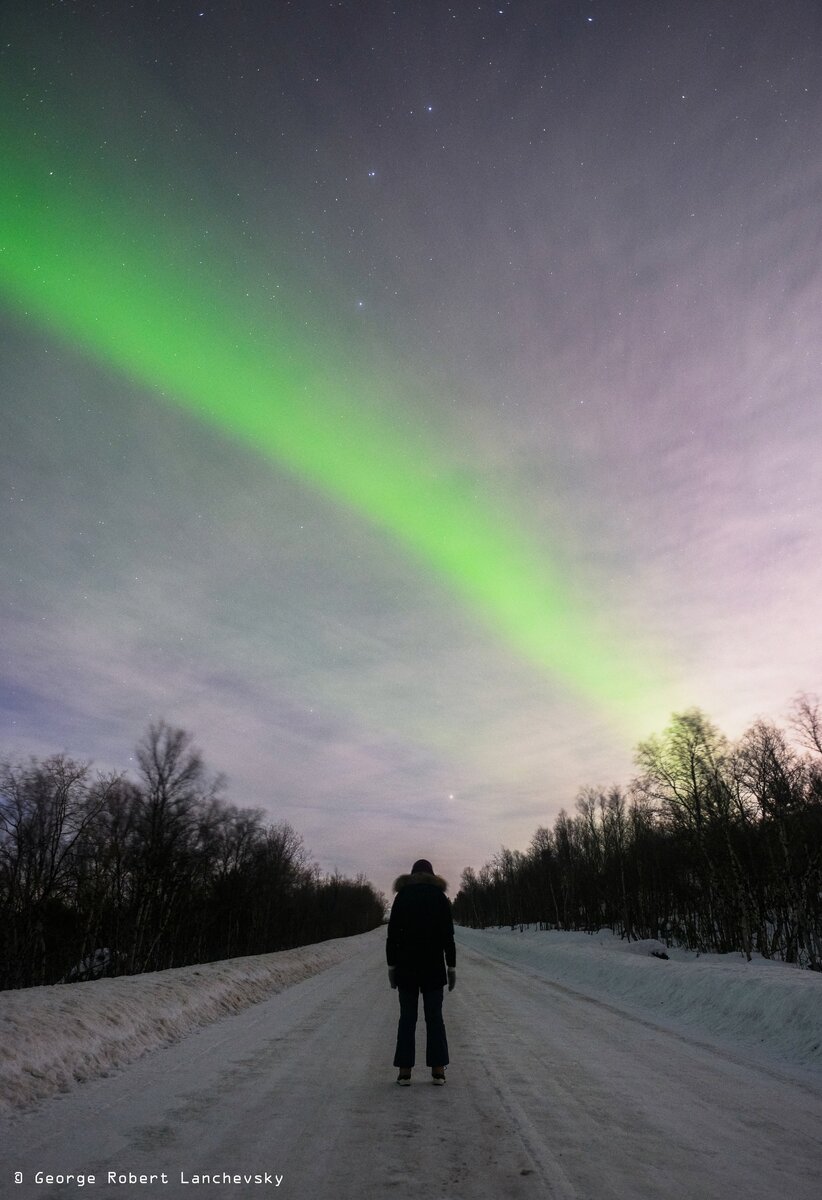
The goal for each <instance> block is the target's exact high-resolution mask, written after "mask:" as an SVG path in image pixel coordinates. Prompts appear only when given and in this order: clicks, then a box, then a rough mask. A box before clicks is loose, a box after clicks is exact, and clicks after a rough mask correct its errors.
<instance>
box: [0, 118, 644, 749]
mask: <svg viewBox="0 0 822 1200" xmlns="http://www.w3.org/2000/svg"><path fill="white" fill-rule="evenodd" d="M2 153H3V171H2V180H0V217H1V219H2V243H0V293H3V294H5V297H6V299H7V300H8V301H9V302H10V303H11V305H12V306H13V307H14V308H15V309H16V310H17V311H18V312H19V313H21V314H23V315H24V316H25V317H26V318H27V319H29V320H33V321H36V322H37V323H38V324H40V325H42V326H44V327H45V328H47V329H48V330H49V331H50V332H51V333H53V334H56V335H57V336H58V337H60V338H61V339H62V340H64V341H66V342H68V343H69V344H70V345H72V346H73V347H75V348H77V349H80V350H81V351H82V352H83V353H85V354H87V355H89V356H91V357H92V358H94V359H95V360H97V361H98V362H100V363H102V364H104V365H105V366H106V367H108V368H114V369H115V370H116V371H118V372H120V373H122V374H123V375H125V376H127V377H128V378H129V379H131V380H133V381H136V382H138V383H139V384H141V385H144V386H146V387H147V388H149V389H151V390H152V391H153V392H154V393H155V394H156V395H157V397H158V402H160V401H162V402H163V403H166V404H174V405H177V406H179V407H180V408H182V409H184V410H186V411H187V412H189V413H190V414H191V415H192V416H194V417H196V418H198V419H199V420H201V421H204V422H207V423H208V425H209V426H211V427H213V428H214V429H216V430H219V431H220V432H221V433H223V434H224V435H228V436H230V437H231V438H233V439H236V440H237V441H238V442H240V443H244V444H246V445H247V446H250V447H253V448H254V450H256V451H257V452H258V453H260V454H262V455H264V456H265V457H266V458H267V459H268V460H270V461H271V462H272V463H273V464H276V466H277V467H279V468H281V469H286V470H288V471H289V472H291V473H292V474H293V475H294V476H296V477H297V478H299V479H300V480H302V481H303V482H304V483H305V484H308V485H310V486H311V487H313V488H316V489H320V490H321V491H322V492H323V493H324V494H325V495H326V496H327V497H328V498H329V499H332V500H334V501H337V502H341V503H343V504H345V505H347V506H349V507H350V508H351V509H353V510H355V511H356V512H357V513H359V514H360V515H361V516H362V517H363V518H365V519H366V520H368V521H369V522H371V523H372V524H373V525H375V526H377V527H379V528H380V529H381V530H382V531H384V532H385V533H386V534H388V535H390V536H391V537H392V538H393V539H395V540H396V542H397V543H399V544H400V545H401V546H402V547H404V548H405V550H406V551H407V552H409V553H411V554H413V555H414V556H415V558H416V559H417V561H418V562H420V563H422V564H424V565H425V566H426V567H427V568H428V569H429V570H430V571H432V572H434V573H435V574H436V576H437V577H438V578H439V579H440V580H442V581H444V582H445V583H446V584H447V585H448V587H449V588H450V589H451V591H452V593H454V594H455V595H457V596H459V597H461V598H462V600H463V601H464V602H466V603H467V604H468V605H469V606H470V609H471V610H472V611H473V612H474V613H476V614H478V615H479V616H481V617H482V618H483V619H484V620H485V622H486V624H487V625H488V626H489V627H490V628H491V629H492V630H493V631H495V633H496V635H497V636H498V637H502V638H504V639H506V640H507V643H508V644H509V645H510V646H511V647H512V648H513V649H515V650H516V651H517V652H519V654H521V655H522V656H524V657H525V658H526V659H527V660H528V661H529V662H530V663H531V664H532V665H534V666H535V667H536V668H538V669H539V670H540V671H541V672H542V673H543V674H544V673H545V672H546V671H547V672H548V673H549V674H550V676H551V677H553V679H554V680H555V681H556V682H557V683H560V684H563V685H570V686H571V688H572V689H573V690H574V691H575V692H576V693H577V695H578V696H579V697H581V698H585V699H588V700H593V701H595V702H596V703H597V704H598V705H600V706H603V707H604V709H605V710H606V711H607V712H608V714H609V715H610V717H611V719H613V720H614V721H615V722H616V723H617V724H619V725H621V726H623V727H626V726H627V727H629V728H633V727H638V722H639V721H640V720H647V717H646V716H643V715H641V714H646V713H647V712H648V710H649V703H651V702H652V700H653V697H654V695H655V694H657V693H658V690H659V679H658V675H657V674H656V673H655V672H653V671H652V670H650V669H649V668H648V667H647V666H646V665H643V662H642V661H640V660H641V659H644V660H645V662H646V663H647V654H646V653H644V652H642V651H640V648H639V647H640V644H641V643H640V640H639V639H638V638H634V639H631V640H630V643H626V640H625V638H624V636H622V635H621V634H620V633H619V632H618V631H616V630H613V629H610V628H609V623H608V621H607V618H606V617H605V616H601V617H600V618H599V619H598V620H596V621H592V619H591V617H590V614H589V612H588V611H587V610H588V608H589V607H590V606H589V605H585V606H583V605H581V604H580V603H579V601H578V599H577V598H576V596H575V594H574V589H573V587H572V586H571V585H570V584H569V583H568V582H567V581H565V580H564V579H563V578H561V573H560V572H559V571H558V569H557V568H556V567H555V566H554V565H553V564H552V563H551V562H550V561H547V560H546V555H545V552H544V550H541V549H540V550H538V549H537V547H536V546H535V545H533V544H531V543H529V540H528V538H527V536H526V535H525V534H523V532H522V531H521V530H520V529H519V528H518V526H517V522H516V521H515V520H514V519H512V518H509V519H506V517H505V515H504V514H503V513H501V512H500V511H499V506H498V504H496V503H494V504H493V505H492V503H491V501H490V498H487V497H486V498H483V497H482V496H481V495H477V494H476V488H475V486H474V483H473V482H472V483H471V484H468V483H466V482H465V481H464V480H461V479H460V478H459V477H458V473H457V472H456V471H455V469H454V468H453V466H451V465H450V464H449V462H448V459H447V453H446V450H445V448H444V447H443V446H442V445H440V444H439V443H436V442H435V441H434V439H432V438H431V437H430V435H428V434H427V432H426V430H425V429H423V428H421V427H415V426H412V425H410V424H409V413H408V411H407V408H403V409H400V408H399V407H398V406H397V405H396V404H395V405H394V406H393V408H392V406H391V400H390V395H387V394H386V393H385V391H383V390H382V389H379V388H378V387H377V386H376V385H375V384H374V383H373V382H372V381H360V380H356V381H353V382H352V379H351V372H350V370H349V369H348V367H347V366H344V365H343V364H340V366H339V367H338V368H337V369H335V362H334V350H333V342H332V339H331V338H328V339H326V338H324V337H323V338H320V336H319V335H313V334H312V333H311V332H310V330H309V328H308V327H307V326H306V325H305V324H304V323H301V322H300V321H299V320H297V319H292V320H291V321H290V322H289V321H288V319H287V318H286V319H284V318H283V317H282V316H281V315H280V312H279V311H278V310H277V309H276V308H275V306H274V305H273V304H272V303H271V299H270V293H271V287H270V285H268V287H267V286H266V284H265V280H264V278H263V277H262V273H261V271H260V270H259V268H257V271H256V277H254V276H253V274H251V275H250V272H253V270H254V268H253V267H246V266H241V265H238V264H240V263H241V262H242V260H243V259H244V258H245V257H247V252H246V250H245V247H243V248H242V249H241V248H240V247H239V246H237V244H236V243H237V241H238V239H237V238H236V236H235V237H234V238H232V234H231V232H230V231H227V230H226V229H225V228H220V229H215V230H213V232H214V235H215V236H212V237H211V238H210V240H209V242H208V249H207V250H204V248H203V242H202V240H200V241H199V242H198V241H197V240H196V238H195V236H194V233H193V231H192V228H191V224H190V220H189V222H188V223H187V222H186V220H185V219H184V218H183V217H181V216H180V215H177V216H175V215H173V213H170V212H169V209H171V208H172V207H173V206H172V205H171V204H169V203H168V199H167V198H168V196H169V194H170V191H172V189H170V187H169V185H168V181H164V185H163V184H157V186H156V187H153V188H147V187H146V186H145V182H146V181H145V177H142V179H143V187H142V188H138V189H136V190H135V189H134V187H133V186H127V185H126V184H125V183H124V181H123V179H122V178H121V177H120V176H118V175H117V174H116V173H115V167H114V165H113V164H112V165H111V166H106V165H105V164H104V163H103V162H100V161H95V162H94V163H90V162H89V161H84V160H83V157H82V155H79V156H77V157H76V158H75V157H71V159H69V156H68V155H67V153H66V152H65V150H63V152H62V153H60V152H59V151H56V152H55V151H54V150H53V149H49V148H48V146H47V144H46V142H45V139H42V138H41V139H40V140H39V141H38V140H37V139H36V138H35V137H33V136H32V134H31V133H30V132H27V133H26V134H24V135H21V133H20V131H19V130H11V131H9V130H5V131H4V135H3V146H2ZM161 197H165V199H164V200H163V199H161ZM217 234H219V235H220V236H216V235H217ZM212 247H222V253H219V252H217V251H214V250H213V249H212ZM226 251H228V252H226ZM232 251H233V253H232ZM629 646H630V648H629Z"/></svg>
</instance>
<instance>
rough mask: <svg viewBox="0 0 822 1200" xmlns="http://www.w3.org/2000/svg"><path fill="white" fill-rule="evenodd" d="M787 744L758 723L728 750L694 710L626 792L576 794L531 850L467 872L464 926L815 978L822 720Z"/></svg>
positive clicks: (808, 708)
mask: <svg viewBox="0 0 822 1200" xmlns="http://www.w3.org/2000/svg"><path fill="white" fill-rule="evenodd" d="M791 724H792V727H793V733H794V737H795V740H794V742H791V741H790V740H789V738H788V737H787V736H786V734H785V732H784V731H783V730H782V729H780V728H778V727H777V726H775V725H773V724H769V723H766V722H764V721H758V722H757V723H756V724H755V725H754V726H753V727H752V728H751V729H749V730H748V732H747V733H746V734H745V735H744V737H743V738H742V739H741V740H740V741H739V742H738V743H737V744H735V745H732V744H730V743H729V742H728V741H727V739H726V738H725V737H724V736H723V735H722V734H721V733H720V732H719V730H718V729H717V728H716V727H715V726H714V725H713V724H712V723H711V722H710V721H709V720H708V719H707V717H706V716H705V715H704V714H703V713H701V712H700V711H698V710H695V709H694V710H691V711H689V712H686V713H682V714H678V715H675V716H674V717H673V718H672V721H671V724H670V725H669V726H668V728H667V729H666V730H665V732H664V733H663V734H662V735H661V736H657V737H652V738H650V739H649V740H648V741H645V742H643V743H641V744H640V745H639V746H638V747H637V751H636V764H637V766H638V768H639V774H638V776H637V778H636V779H635V780H634V782H633V783H632V784H631V786H630V787H629V788H628V789H627V790H623V789H621V788H619V787H612V788H609V789H606V790H595V789H585V790H583V791H582V792H581V793H580V794H579V796H578V798H577V801H576V815H574V816H569V815H568V814H567V813H566V812H564V811H563V812H561V813H560V815H559V817H558V818H557V820H556V822H555V823H554V826H553V828H552V829H547V828H540V829H538V830H537V831H536V833H535V834H534V837H533V839H532V841H531V845H530V847H529V849H528V850H527V851H526V852H521V851H516V850H507V849H502V850H501V851H500V852H499V853H498V854H496V855H495V856H494V857H493V859H492V860H491V861H490V862H489V863H486V865H485V866H483V867H482V868H481V869H480V870H479V871H478V872H477V871H474V870H473V869H471V868H468V869H467V870H466V871H464V872H463V876H462V883H461V888H460V891H459V893H458V895H457V896H456V898H455V900H454V913H455V917H456V919H457V920H459V921H460V922H461V923H462V924H465V925H469V926H473V927H475V928H477V927H479V928H484V927H486V926H489V925H496V926H501V925H511V926H514V925H518V924H524V923H529V924H530V923H535V924H539V925H540V926H541V927H542V926H545V927H550V928H556V929H566V930H596V929H599V928H601V927H610V928H611V929H613V930H614V931H615V932H617V933H618V934H620V935H621V936H624V937H626V938H629V939H639V938H659V939H661V940H663V941H666V942H667V943H668V944H669V945H670V944H678V945H683V946H687V947H689V948H692V949H696V950H701V951H709V950H710V951H717V952H719V953H727V952H729V951H741V952H743V953H745V954H746V955H747V956H748V957H749V958H750V956H751V954H752V953H754V952H758V953H759V954H762V955H764V956H765V957H766V958H778V959H782V960H784V961H785V962H791V963H799V964H801V965H803V966H810V967H812V968H815V969H817V970H822V713H820V708H819V704H818V702H816V701H812V700H811V699H809V698H808V697H801V698H800V699H799V700H798V701H797V702H796V705H795V708H794V712H793V714H792V721H791Z"/></svg>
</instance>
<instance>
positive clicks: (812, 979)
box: [457, 928, 822, 1069]
mask: <svg viewBox="0 0 822 1200" xmlns="http://www.w3.org/2000/svg"><path fill="white" fill-rule="evenodd" d="M457 940H458V941H459V943H460V944H461V945H464V946H466V947H468V948H473V949H476V950H479V951H480V952H481V953H482V954H488V955H490V956H491V957H492V958H497V959H500V960H502V961H503V962H506V963H511V964H512V965H515V966H522V967H525V968H527V969H529V970H531V971H535V972H536V973H537V974H540V975H543V976H544V977H545V978H546V979H549V980H551V981H552V982H554V983H559V984H565V985H567V986H568V987H571V988H574V989H575V990H578V991H582V992H585V993H586V994H589V995H591V996H593V997H595V998H596V999H598V1000H603V1001H605V1002H608V1001H611V1002H613V1003H618V1004H620V1005H622V1006H625V1005H627V1004H630V1005H632V1006H636V1007H637V1008H639V1009H642V1010H643V1011H644V1012H645V1013H646V1014H651V1013H653V1014H654V1015H656V1016H657V1017H664V1018H666V1019H670V1020H673V1021H675V1022H677V1023H678V1024H685V1025H687V1026H688V1028H689V1032H690V1033H691V1035H692V1036H699V1034H700V1032H702V1033H703V1034H705V1035H706V1036H709V1037H712V1038H716V1037H719V1038H722V1039H726V1040H728V1041H730V1042H734V1043H736V1044H738V1045H745V1046H747V1047H756V1048H757V1049H758V1050H761V1051H764V1052H765V1053H766V1054H768V1055H770V1056H774V1057H777V1058H779V1059H781V1060H782V1061H785V1062H790V1063H793V1064H797V1065H802V1066H805V1067H816V1068H818V1069H822V974H819V973H817V972H814V971H801V970H799V969H798V968H796V967H791V966H787V965H786V964H785V963H777V962H770V961H768V960H766V959H762V958H756V959H754V960H752V961H751V962H746V961H745V959H744V958H743V957H742V956H741V955H731V954H723V955H720V954H704V955H697V954H695V953H692V952H690V951H686V950H677V949H668V948H667V947H666V946H664V945H663V944H662V943H661V942H656V941H643V942H626V941H622V940H621V939H619V938H617V937H616V936H615V935H614V934H613V933H612V932H611V931H610V930H609V929H606V930H601V931H600V932H599V933H597V934H594V935H593V936H592V935H590V934H586V933H563V932H557V931H542V932H540V931H538V930H535V929H526V930H525V931H524V932H522V933H520V931H519V929H517V930H515V931H510V930H490V929H485V930H476V929H466V928H459V929H458V930H457ZM654 951H656V952H658V953H660V954H662V953H664V954H667V955H669V959H668V961H663V960H661V959H660V958H656V957H654V956H653V954H654Z"/></svg>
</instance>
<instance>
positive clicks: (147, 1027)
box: [0, 934, 371, 1112]
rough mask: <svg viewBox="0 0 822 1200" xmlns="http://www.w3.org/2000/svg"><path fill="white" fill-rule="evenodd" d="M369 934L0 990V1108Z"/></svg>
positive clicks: (140, 1048)
mask: <svg viewBox="0 0 822 1200" xmlns="http://www.w3.org/2000/svg"><path fill="white" fill-rule="evenodd" d="M370 936H371V935H370V934H360V935H358V936H356V937H349V938H334V939H333V940H331V941H327V942H318V943H316V944H315V945H313V946H300V947H298V948H297V949H294V950H282V951H280V952H279V953H277V954H259V955H253V956H250V957H248V958H229V959H225V960H224V961H223V962H216V963H202V964H200V965H198V966H192V967H179V968H176V969H174V970H170V971H154V972H151V973H150V974H146V975H129V976H122V977H120V978H117V979H97V980H94V981H92V982H88V983H70V984H58V985H55V986H53V987H35V988H24V989H22V990H20V991H10V992H0V1112H3V1111H8V1110H9V1109H12V1108H15V1107H20V1106H22V1105H27V1104H31V1103H33V1102H34V1101H36V1100H40V1099H42V1098H43V1097H45V1096H48V1095H51V1094H52V1093H54V1092H58V1091H68V1090H69V1088H70V1087H72V1085H73V1084H74V1083H75V1082H78V1081H80V1080H84V1079H91V1078H93V1077H94V1076H98V1075H106V1074H108V1073H109V1071H111V1070H112V1069H113V1068H117V1067H122V1066H124V1065H125V1064H126V1063H129V1062H133V1061H134V1059H136V1058H139V1057H140V1056H141V1055H143V1054H145V1053H146V1052H147V1051H149V1050H154V1049H156V1047H158V1046H164V1045H168V1044H169V1043H171V1042H175V1041H178V1040H179V1039H180V1038H182V1037H184V1036H185V1035H186V1034H187V1033H190V1032H191V1031H192V1030H194V1029H197V1028H198V1027H199V1026H201V1025H207V1024H209V1023H210V1022H211V1021H216V1020H218V1019H219V1018H220V1017H223V1016H226V1015H228V1014H230V1013H236V1012H239V1011H240V1010H241V1009H243V1008H247V1007H248V1006H249V1005H251V1004H256V1003H257V1001H259V1000H264V999H265V998H266V997H267V996H270V995H272V994H273V993H274V992H280V991H283V990H284V989H285V988H287V987H291V986H292V985H293V984H295V983H299V982H300V980H302V979H307V978H308V977H309V976H310V975H316V974H317V973H318V972H320V971H325V970H326V969H327V968H328V967H332V966H334V965H335V963H338V962H341V961H342V960H343V959H344V958H347V957H348V956H349V955H351V954H355V953H357V951H358V950H359V949H362V948H364V939H365V938H368V937H370Z"/></svg>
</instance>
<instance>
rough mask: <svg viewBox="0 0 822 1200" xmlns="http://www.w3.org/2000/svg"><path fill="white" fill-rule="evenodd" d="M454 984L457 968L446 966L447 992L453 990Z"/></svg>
mask: <svg viewBox="0 0 822 1200" xmlns="http://www.w3.org/2000/svg"><path fill="white" fill-rule="evenodd" d="M456 985H457V968H456V967H449V968H448V990H449V992H453V990H454V988H455V987H456Z"/></svg>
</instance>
